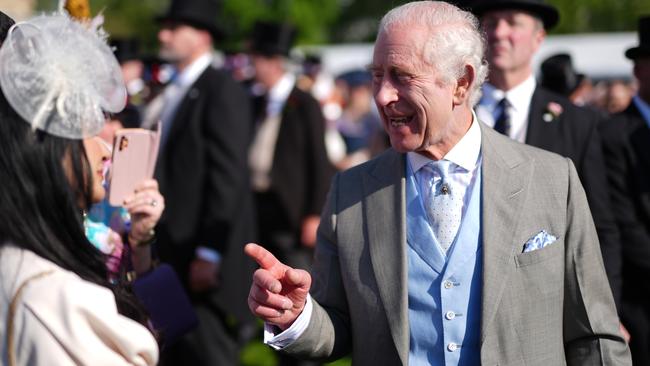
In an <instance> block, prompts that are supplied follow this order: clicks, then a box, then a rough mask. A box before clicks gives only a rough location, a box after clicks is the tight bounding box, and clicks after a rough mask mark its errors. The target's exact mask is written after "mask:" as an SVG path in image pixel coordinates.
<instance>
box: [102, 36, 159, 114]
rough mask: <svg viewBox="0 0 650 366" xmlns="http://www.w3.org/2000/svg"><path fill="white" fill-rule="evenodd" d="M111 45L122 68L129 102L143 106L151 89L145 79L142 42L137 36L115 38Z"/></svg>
mask: <svg viewBox="0 0 650 366" xmlns="http://www.w3.org/2000/svg"><path fill="white" fill-rule="evenodd" d="M110 45H111V47H112V48H113V52H114V53H115V58H117V61H118V62H119V63H120V69H122V77H123V78H124V83H125V84H126V91H127V93H128V95H129V103H130V104H132V105H135V106H137V107H142V106H143V104H144V103H145V101H146V100H147V98H148V97H149V93H150V91H149V87H148V85H147V84H146V83H145V81H144V80H143V75H144V62H143V61H142V59H141V55H140V42H139V41H138V40H137V39H136V38H113V39H111V42H110Z"/></svg>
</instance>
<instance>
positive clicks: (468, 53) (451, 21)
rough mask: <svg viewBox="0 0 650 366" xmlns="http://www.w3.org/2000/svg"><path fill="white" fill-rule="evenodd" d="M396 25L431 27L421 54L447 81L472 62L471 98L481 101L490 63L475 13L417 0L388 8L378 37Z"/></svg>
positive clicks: (438, 3)
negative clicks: (391, 8) (486, 56)
mask: <svg viewBox="0 0 650 366" xmlns="http://www.w3.org/2000/svg"><path fill="white" fill-rule="evenodd" d="M396 26H400V27H405V26H407V27H423V28H425V29H427V30H428V31H429V34H430V38H429V39H428V41H427V42H426V44H424V45H423V46H422V56H423V59H424V62H425V63H427V64H429V65H431V66H433V67H435V69H436V70H437V71H439V72H440V73H441V74H442V80H443V81H444V82H451V81H453V80H457V79H458V78H460V77H461V76H463V75H464V74H465V66H466V65H468V64H469V65H471V66H472V67H473V68H474V71H475V75H474V82H473V85H471V87H470V89H469V102H470V105H471V106H474V105H475V104H476V103H477V102H478V101H479V99H480V98H481V85H482V84H483V82H484V81H485V78H486V77H487V74H488V63H487V60H486V59H485V47H486V46H485V38H484V37H483V33H482V32H481V31H480V26H479V21H478V19H477V18H476V17H475V16H474V15H473V14H471V13H469V12H466V11H463V10H460V9H458V8H457V7H455V6H453V5H451V4H448V3H445V2H442V1H415V2H411V3H407V4H404V5H402V6H399V7H397V8H395V9H393V10H391V11H389V12H388V13H387V14H386V15H385V16H384V17H383V18H382V20H381V22H380V24H379V32H378V35H377V38H379V36H380V35H381V34H382V33H384V32H389V31H390V28H392V27H396Z"/></svg>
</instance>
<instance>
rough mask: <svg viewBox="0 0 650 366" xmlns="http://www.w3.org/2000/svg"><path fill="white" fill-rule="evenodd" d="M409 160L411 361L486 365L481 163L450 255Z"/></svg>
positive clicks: (452, 365) (435, 365)
mask: <svg viewBox="0 0 650 366" xmlns="http://www.w3.org/2000/svg"><path fill="white" fill-rule="evenodd" d="M405 165H406V177H407V180H406V226H407V242H408V247H407V251H408V305H409V306H408V308H409V328H410V349H409V365H412V366H413V365H418V366H419V365H432V366H442V365H444V366H457V365H460V366H467V365H480V354H479V345H478V343H479V336H480V313H481V276H482V259H481V256H482V253H481V167H480V166H479V168H478V170H477V173H476V174H477V176H476V180H475V181H474V185H473V187H471V188H470V189H471V191H470V192H468V193H469V194H470V199H469V205H468V209H467V211H466V214H465V217H464V218H463V221H462V222H461V225H460V228H459V231H458V234H457V235H456V239H455V240H454V243H453V244H452V246H451V247H450V249H449V253H448V255H447V256H446V255H445V254H444V252H443V251H442V249H441V248H440V246H439V245H438V242H437V240H436V238H435V236H434V234H433V230H432V229H431V227H430V225H429V222H428V220H427V215H426V211H425V210H424V206H423V201H422V197H421V195H420V194H419V190H418V184H417V181H416V178H415V175H414V174H413V171H412V169H411V167H410V164H409V163H408V161H407V163H406V164H405Z"/></svg>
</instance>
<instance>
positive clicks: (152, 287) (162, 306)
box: [133, 263, 198, 345]
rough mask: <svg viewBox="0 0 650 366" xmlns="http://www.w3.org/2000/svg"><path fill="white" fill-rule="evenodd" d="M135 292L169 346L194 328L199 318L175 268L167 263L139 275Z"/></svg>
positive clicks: (134, 287)
mask: <svg viewBox="0 0 650 366" xmlns="http://www.w3.org/2000/svg"><path fill="white" fill-rule="evenodd" d="M133 292H134V293H135V295H136V296H137V297H138V299H139V300H140V302H141V303H142V305H144V307H145V309H147V311H148V312H149V317H150V318H151V323H152V324H153V326H154V329H155V330H156V331H158V332H160V333H161V335H162V337H163V340H164V344H165V345H170V344H172V343H174V342H175V341H176V340H178V339H179V338H180V337H181V336H183V335H184V334H185V333H187V332H189V331H190V330H192V329H194V328H195V327H196V326H197V324H198V318H197V317H196V313H195V312H194V308H193V307H192V304H191V303H190V300H189V298H188V296H187V294H186V293H185V290H184V289H183V286H182V285H181V282H180V280H179V279H178V276H177V275H176V272H174V269H173V268H172V267H171V266H170V265H168V264H165V263H161V264H159V265H158V266H157V267H155V268H154V269H153V270H152V271H150V272H148V273H145V274H143V275H140V276H139V277H137V278H136V279H135V281H134V282H133Z"/></svg>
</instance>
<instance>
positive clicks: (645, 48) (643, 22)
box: [625, 15, 650, 60]
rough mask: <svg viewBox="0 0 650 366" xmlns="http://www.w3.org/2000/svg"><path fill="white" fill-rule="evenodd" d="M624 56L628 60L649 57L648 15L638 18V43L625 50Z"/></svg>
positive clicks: (649, 28) (649, 17)
mask: <svg viewBox="0 0 650 366" xmlns="http://www.w3.org/2000/svg"><path fill="white" fill-rule="evenodd" d="M625 57H627V58H629V59H630V60H634V59H637V58H641V57H650V15H646V16H643V17H641V18H639V45H638V46H636V47H632V48H630V49H628V50H627V51H625Z"/></svg>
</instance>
